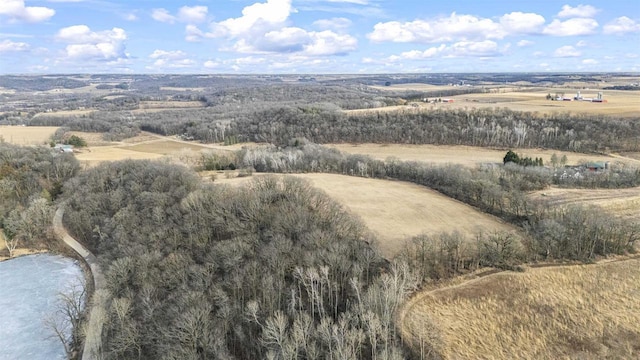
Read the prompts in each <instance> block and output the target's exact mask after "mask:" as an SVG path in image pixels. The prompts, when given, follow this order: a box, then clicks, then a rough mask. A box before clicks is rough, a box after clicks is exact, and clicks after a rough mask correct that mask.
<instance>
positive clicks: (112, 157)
mask: <svg viewBox="0 0 640 360" xmlns="http://www.w3.org/2000/svg"><path fill="white" fill-rule="evenodd" d="M162 156H163V155H162V154H155V153H145V152H140V151H131V150H128V149H127V148H124V147H111V146H100V147H94V148H89V149H85V150H82V152H81V153H77V154H76V158H77V159H78V161H80V162H81V163H83V164H86V165H88V166H95V165H98V164H99V163H101V162H104V161H118V160H125V159H133V160H143V159H158V158H161V157H162Z"/></svg>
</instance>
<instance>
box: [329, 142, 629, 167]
mask: <svg viewBox="0 0 640 360" xmlns="http://www.w3.org/2000/svg"><path fill="white" fill-rule="evenodd" d="M327 146H330V147H333V148H336V149H338V150H340V151H343V152H346V153H349V154H364V155H369V156H371V157H373V158H375V159H379V160H385V159H386V158H388V157H396V158H398V159H400V160H405V161H423V162H428V163H435V164H461V165H465V166H475V165H478V164H485V163H502V159H503V158H504V155H505V154H506V152H507V150H498V149H489V148H482V147H473V146H447V145H443V146H438V145H404V144H384V145H381V144H357V145H355V144H330V145H327ZM514 151H515V152H516V153H518V154H520V155H523V156H529V157H532V158H536V157H541V158H542V159H543V160H544V161H545V163H549V162H550V159H551V155H553V154H554V153H555V154H556V155H557V156H558V158H561V157H562V156H563V155H566V156H567V164H568V165H575V164H578V163H583V162H588V161H623V162H624V161H626V160H625V159H623V158H614V157H610V156H602V155H590V154H581V153H575V152H568V151H557V150H544V149H514Z"/></svg>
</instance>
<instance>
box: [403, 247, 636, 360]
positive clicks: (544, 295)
mask: <svg viewBox="0 0 640 360" xmlns="http://www.w3.org/2000/svg"><path fill="white" fill-rule="evenodd" d="M639 278H640V260H639V259H638V258H635V259H627V260H621V261H611V262H606V263H599V264H592V265H575V266H561V267H547V268H536V269H529V270H528V271H527V272H525V273H510V272H509V273H498V274H493V275H489V276H486V277H483V278H479V279H476V280H471V281H469V282H466V283H462V284H460V285H454V286H450V287H445V288H442V289H437V290H431V291H425V292H422V293H419V294H417V295H416V296H415V297H414V298H412V299H411V300H409V301H408V302H407V303H406V304H405V306H404V308H403V309H402V310H401V312H400V317H399V319H400V320H399V322H400V327H401V332H402V335H403V338H404V339H405V341H407V342H408V343H409V344H411V346H412V347H413V349H414V350H415V351H416V352H417V353H420V352H421V351H422V353H423V354H427V353H428V351H429V349H430V347H429V346H430V345H431V346H432V350H433V352H435V353H437V354H439V355H441V356H442V358H443V359H604V358H607V359H632V358H633V359H638V358H640V327H638V324H640V290H639V288H638V284H637V279H639ZM433 352H432V353H431V354H432V355H433ZM425 358H427V357H425Z"/></svg>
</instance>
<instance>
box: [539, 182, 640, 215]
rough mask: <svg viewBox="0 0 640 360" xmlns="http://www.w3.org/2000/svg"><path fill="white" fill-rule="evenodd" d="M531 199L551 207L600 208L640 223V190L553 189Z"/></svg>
mask: <svg viewBox="0 0 640 360" xmlns="http://www.w3.org/2000/svg"><path fill="white" fill-rule="evenodd" d="M529 198H530V199H532V200H534V201H537V202H540V203H543V204H545V205H547V206H549V207H554V208H555V207H559V206H565V205H571V204H583V205H587V206H598V207H600V208H602V209H603V210H605V211H607V212H610V213H611V214H614V215H616V216H619V217H622V218H626V219H629V220H636V221H638V222H640V188H638V187H636V188H629V189H563V188H557V187H552V188H549V189H545V190H541V191H536V192H533V193H531V194H529Z"/></svg>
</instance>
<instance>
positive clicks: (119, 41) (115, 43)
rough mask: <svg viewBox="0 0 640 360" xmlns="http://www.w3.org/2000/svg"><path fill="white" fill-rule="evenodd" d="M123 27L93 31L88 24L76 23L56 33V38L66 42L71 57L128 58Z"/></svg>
mask: <svg viewBox="0 0 640 360" xmlns="http://www.w3.org/2000/svg"><path fill="white" fill-rule="evenodd" d="M126 39H127V34H126V32H125V31H124V30H123V29H120V28H113V29H111V30H104V31H97V32H94V31H91V29H90V28H89V27H88V26H87V25H74V26H69V27H66V28H62V29H60V30H59V31H58V33H57V34H56V40H58V41H62V42H66V43H68V44H69V45H67V46H66V48H65V51H66V55H67V57H68V58H70V59H94V60H109V61H114V60H117V59H119V58H127V57H128V55H127V54H126V52H125V44H124V42H125V40H126Z"/></svg>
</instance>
